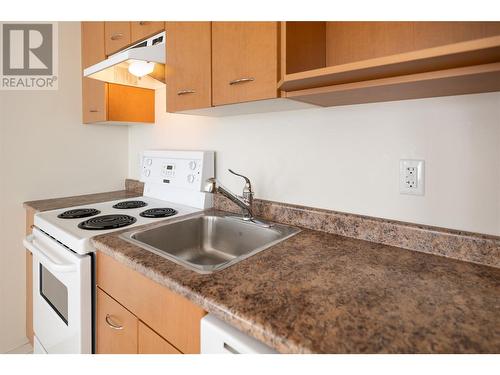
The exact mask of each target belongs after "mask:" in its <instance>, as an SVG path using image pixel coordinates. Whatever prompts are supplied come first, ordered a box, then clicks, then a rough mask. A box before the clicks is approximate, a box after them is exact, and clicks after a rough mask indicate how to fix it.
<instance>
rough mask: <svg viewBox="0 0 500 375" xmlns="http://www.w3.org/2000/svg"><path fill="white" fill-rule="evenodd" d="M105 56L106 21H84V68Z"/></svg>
mask: <svg viewBox="0 0 500 375" xmlns="http://www.w3.org/2000/svg"><path fill="white" fill-rule="evenodd" d="M105 58H106V51H105V48H104V22H82V68H83V69H85V68H88V67H89V66H91V65H94V64H97V63H98V62H100V61H102V60H104V59H105Z"/></svg>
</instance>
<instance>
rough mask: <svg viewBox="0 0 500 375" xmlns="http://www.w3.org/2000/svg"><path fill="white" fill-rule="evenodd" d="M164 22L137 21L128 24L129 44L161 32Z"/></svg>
mask: <svg viewBox="0 0 500 375" xmlns="http://www.w3.org/2000/svg"><path fill="white" fill-rule="evenodd" d="M164 26H165V23H164V22H152V21H138V22H130V34H131V42H132V43H134V42H137V41H139V40H141V39H146V38H148V37H150V36H152V35H154V34H157V33H159V32H161V31H163V28H164Z"/></svg>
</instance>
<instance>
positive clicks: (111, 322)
mask: <svg viewBox="0 0 500 375" xmlns="http://www.w3.org/2000/svg"><path fill="white" fill-rule="evenodd" d="M106 323H108V326H110V327H111V328H113V329H117V330H120V329H123V326H121V325H119V324H116V323H115V322H113V320H112V319H111V315H109V314H106Z"/></svg>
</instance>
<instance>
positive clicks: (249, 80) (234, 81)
mask: <svg viewBox="0 0 500 375" xmlns="http://www.w3.org/2000/svg"><path fill="white" fill-rule="evenodd" d="M253 81H255V78H253V77H245V78H238V79H233V80H232V81H229V84H230V85H237V84H238V83H246V82H253Z"/></svg>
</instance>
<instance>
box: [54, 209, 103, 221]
mask: <svg viewBox="0 0 500 375" xmlns="http://www.w3.org/2000/svg"><path fill="white" fill-rule="evenodd" d="M100 213H101V211H99V210H96V209H95V208H76V209H74V210H68V211H64V212H63V213H60V214H59V215H57V217H58V218H59V219H81V218H83V217H89V216H95V215H99V214H100Z"/></svg>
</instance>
